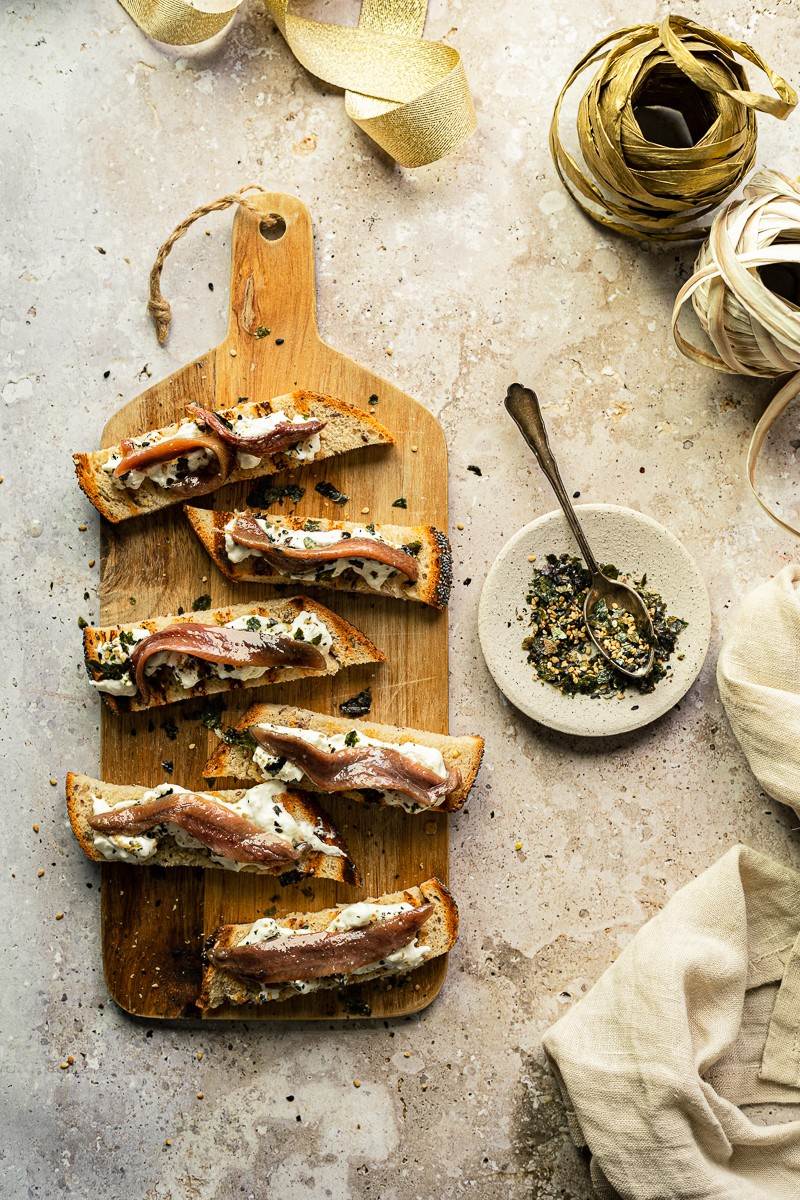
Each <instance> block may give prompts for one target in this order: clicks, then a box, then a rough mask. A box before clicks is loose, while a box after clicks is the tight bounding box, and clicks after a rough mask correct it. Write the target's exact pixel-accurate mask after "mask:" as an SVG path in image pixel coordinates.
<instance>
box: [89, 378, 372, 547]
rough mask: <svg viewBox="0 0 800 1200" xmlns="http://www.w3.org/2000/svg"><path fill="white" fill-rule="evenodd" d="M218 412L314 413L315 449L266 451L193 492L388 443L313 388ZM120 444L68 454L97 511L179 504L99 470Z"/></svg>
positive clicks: (119, 517) (171, 492)
mask: <svg viewBox="0 0 800 1200" xmlns="http://www.w3.org/2000/svg"><path fill="white" fill-rule="evenodd" d="M218 411H219V412H220V415H221V416H223V417H225V418H227V419H228V420H229V421H235V420H236V418H237V416H242V417H267V416H269V415H270V413H273V412H285V413H286V415H287V417H294V416H303V417H316V418H318V419H319V420H320V421H324V422H325V427H324V429H322V430H321V432H320V435H319V437H320V448H319V450H318V451H317V453H316V454H315V455H314V457H313V459H312V458H309V459H303V460H302V461H300V460H298V459H297V458H296V457H295V456H293V455H292V453H291V451H289V452H282V453H280V454H273V455H267V456H265V457H264V458H262V459H261V462H260V463H259V464H258V466H256V467H251V468H249V469H244V468H241V467H238V468H236V469H234V470H233V471H232V472H231V474H230V475H229V476H228V477H227V479H225V480H223V481H222V482H221V483H220V482H214V480H210V481H209V483H208V486H207V487H206V488H204V489H203V490H202V491H199V490H198V491H197V492H196V493H195V495H198V496H199V495H203V494H206V493H208V492H215V491H217V490H218V489H219V488H220V487H222V486H224V485H225V484H227V483H235V482H237V481H238V480H240V479H257V478H258V477H259V476H261V475H274V474H275V473H276V472H277V471H288V470H295V469H297V468H301V467H304V466H308V465H309V464H310V463H312V462H319V461H320V460H321V459H323V458H331V457H332V456H333V455H336V454H346V453H348V451H350V450H359V449H361V448H363V447H364V446H376V445H390V444H391V443H392V442H394V438H393V437H392V435H391V433H389V430H388V429H386V428H385V427H384V426H383V425H381V423H380V421H377V420H376V419H375V417H374V416H373V415H372V413H370V412H367V411H365V410H364V409H361V408H357V407H356V406H355V405H354V404H348V403H347V401H345V400H337V399H336V398H335V397H334V396H322V395H320V394H319V393H318V392H307V391H303V390H298V391H296V392H290V393H289V394H288V395H285V396H275V397H274V399H272V400H268V401H259V402H256V401H251V400H248V401H245V402H243V403H242V404H235V405H233V406H232V407H230V408H223V409H220V410H218ZM181 423H182V422H181V421H176V422H174V423H173V424H172V425H166V426H164V427H163V428H161V429H157V430H144V429H143V430H142V434H145V433H154V434H158V435H159V438H167V437H169V436H171V435H172V434H174V433H175V432H176V431H177V430H178V428H179V427H180V425H181ZM119 451H120V447H119V446H118V445H117V446H109V447H108V449H106V450H93V451H91V452H89V453H80V454H73V456H72V457H73V459H74V461H75V473H76V475H77V477H78V483H79V484H80V486H81V487H82V489H83V491H84V492H85V493H86V495H87V496H88V498H89V500H90V501H91V502H92V504H93V505H94V506H95V508H96V509H97V511H98V512H99V513H102V515H103V516H104V517H105V518H106V519H107V520H109V521H113V522H114V523H115V524H116V523H117V522H119V521H127V520H128V518H129V517H138V516H140V515H141V514H143V513H150V512H155V511H156V510H157V509H160V508H167V507H168V506H169V505H171V504H180V503H182V502H183V501H184V500H185V499H186V497H185V496H181V495H179V494H177V493H176V491H175V489H170V488H165V487H161V486H160V485H159V484H157V483H155V482H153V480H151V479H145V480H144V481H143V482H142V485H141V487H139V488H137V489H135V490H134V489H133V488H126V487H125V486H124V484H122V485H121V484H120V483H119V482H116V481H115V480H114V478H113V476H112V475H111V473H110V472H108V471H104V470H103V464H104V463H105V462H107V461H108V459H109V458H111V456H112V455H113V454H115V453H119Z"/></svg>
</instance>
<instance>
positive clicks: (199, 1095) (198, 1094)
mask: <svg viewBox="0 0 800 1200" xmlns="http://www.w3.org/2000/svg"><path fill="white" fill-rule="evenodd" d="M205 1098H206V1094H205V1092H198V1093H197V1099H198V1100H205Z"/></svg>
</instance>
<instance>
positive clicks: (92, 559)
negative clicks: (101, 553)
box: [89, 558, 97, 567]
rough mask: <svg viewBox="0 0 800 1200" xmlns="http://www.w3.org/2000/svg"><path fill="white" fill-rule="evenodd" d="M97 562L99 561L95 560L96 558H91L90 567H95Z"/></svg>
mask: <svg viewBox="0 0 800 1200" xmlns="http://www.w3.org/2000/svg"><path fill="white" fill-rule="evenodd" d="M96 561H97V560H96V559H94V558H90V559H89V566H90V567H93V566H94V564H95V562H96Z"/></svg>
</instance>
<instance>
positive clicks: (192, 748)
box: [189, 742, 197, 750]
mask: <svg viewBox="0 0 800 1200" xmlns="http://www.w3.org/2000/svg"><path fill="white" fill-rule="evenodd" d="M189 749H190V750H196V749H197V742H189Z"/></svg>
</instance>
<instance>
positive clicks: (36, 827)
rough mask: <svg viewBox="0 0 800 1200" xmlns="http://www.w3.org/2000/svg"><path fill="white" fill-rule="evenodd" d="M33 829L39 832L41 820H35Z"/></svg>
mask: <svg viewBox="0 0 800 1200" xmlns="http://www.w3.org/2000/svg"><path fill="white" fill-rule="evenodd" d="M31 829H32V830H33V832H34V833H38V832H39V822H38V821H35V822H34V824H33V825H31Z"/></svg>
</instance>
